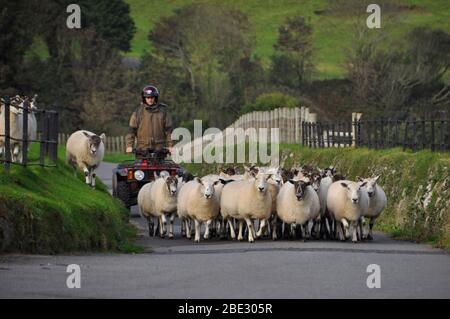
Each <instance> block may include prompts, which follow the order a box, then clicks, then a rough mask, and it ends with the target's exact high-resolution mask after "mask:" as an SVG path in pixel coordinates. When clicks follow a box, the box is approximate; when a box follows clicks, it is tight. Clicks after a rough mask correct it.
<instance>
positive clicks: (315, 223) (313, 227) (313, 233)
mask: <svg viewBox="0 0 450 319" xmlns="http://www.w3.org/2000/svg"><path fill="white" fill-rule="evenodd" d="M316 229H317V221H316V220H315V219H314V220H313V224H312V227H311V237H316V236H317V232H316Z"/></svg>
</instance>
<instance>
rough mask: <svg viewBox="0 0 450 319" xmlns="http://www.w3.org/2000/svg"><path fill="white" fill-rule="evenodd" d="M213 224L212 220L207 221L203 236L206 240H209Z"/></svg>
mask: <svg viewBox="0 0 450 319" xmlns="http://www.w3.org/2000/svg"><path fill="white" fill-rule="evenodd" d="M212 222H213V220H212V219H208V220H207V221H206V226H205V234H204V235H203V238H204V239H209V227H210V226H211V223H212Z"/></svg>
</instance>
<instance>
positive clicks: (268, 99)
mask: <svg viewBox="0 0 450 319" xmlns="http://www.w3.org/2000/svg"><path fill="white" fill-rule="evenodd" d="M299 105H300V101H299V100H298V99H297V98H295V97H293V96H291V95H287V94H283V93H280V92H272V93H264V94H261V95H260V96H258V97H257V98H256V100H255V102H253V103H250V104H246V105H244V107H243V108H242V110H241V113H240V114H241V115H242V114H245V113H249V112H253V111H270V110H273V109H276V108H279V107H297V106H299Z"/></svg>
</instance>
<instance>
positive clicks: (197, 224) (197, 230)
mask: <svg viewBox="0 0 450 319" xmlns="http://www.w3.org/2000/svg"><path fill="white" fill-rule="evenodd" d="M194 223H195V239H194V241H195V242H196V243H199V242H200V222H199V221H198V220H197V219H195V220H194Z"/></svg>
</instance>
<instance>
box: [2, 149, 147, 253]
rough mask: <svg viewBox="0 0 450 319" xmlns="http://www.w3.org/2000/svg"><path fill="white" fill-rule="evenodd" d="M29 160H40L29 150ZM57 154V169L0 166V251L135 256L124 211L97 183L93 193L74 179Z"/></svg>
mask: <svg viewBox="0 0 450 319" xmlns="http://www.w3.org/2000/svg"><path fill="white" fill-rule="evenodd" d="M29 157H30V158H38V148H37V147H36V145H33V146H32V149H31V152H30V156H29ZM63 158H64V150H63V149H60V150H59V151H58V161H57V167H56V168H42V167H39V166H30V167H27V168H24V167H21V166H15V165H14V166H12V167H11V170H10V172H9V173H7V172H6V171H5V170H4V168H3V167H0V252H27V253H40V254H56V253H62V252H69V251H120V252H139V251H140V247H136V246H134V245H133V243H132V241H133V239H134V238H135V236H136V229H135V228H134V227H133V226H132V225H130V224H129V223H128V214H129V213H128V211H127V210H126V209H125V208H124V207H123V205H122V204H121V203H120V202H119V201H118V200H116V199H114V198H112V197H111V195H110V194H109V193H108V191H107V189H106V187H105V185H104V184H103V183H102V182H101V181H100V180H98V179H97V188H96V189H95V190H94V189H91V188H90V187H88V186H86V185H85V184H84V177H83V176H82V174H81V173H78V175H77V176H76V177H75V176H74V174H73V171H72V169H71V167H69V166H68V165H66V164H65V163H64V160H63Z"/></svg>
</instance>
